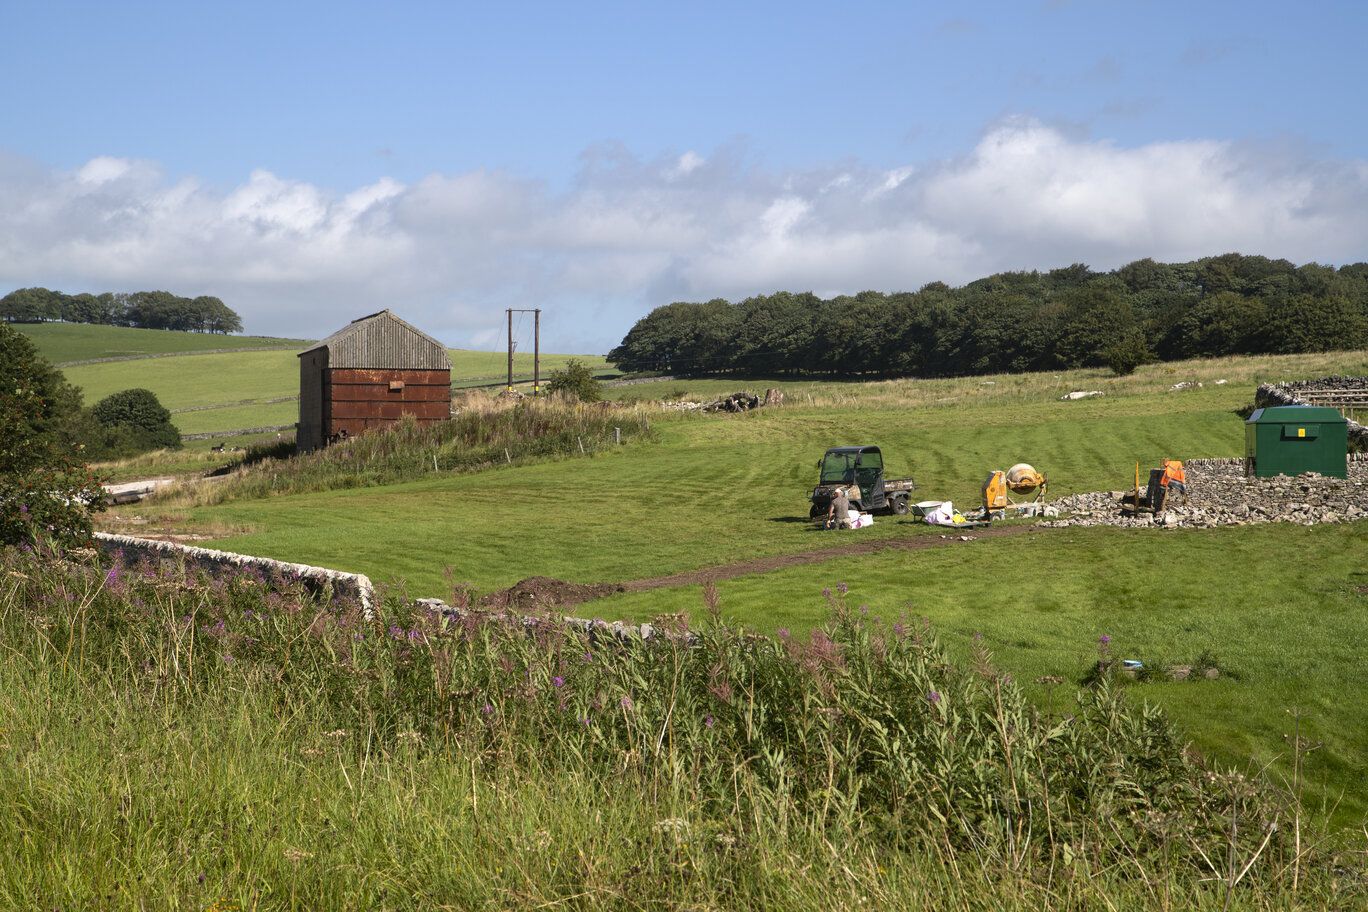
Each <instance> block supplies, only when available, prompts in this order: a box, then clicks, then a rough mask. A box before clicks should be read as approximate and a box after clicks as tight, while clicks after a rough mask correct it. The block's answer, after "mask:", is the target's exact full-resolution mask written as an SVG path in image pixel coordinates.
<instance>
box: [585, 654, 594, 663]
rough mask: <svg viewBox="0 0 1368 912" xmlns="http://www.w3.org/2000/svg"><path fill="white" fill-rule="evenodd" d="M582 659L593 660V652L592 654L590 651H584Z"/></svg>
mask: <svg viewBox="0 0 1368 912" xmlns="http://www.w3.org/2000/svg"><path fill="white" fill-rule="evenodd" d="M584 661H586V662H592V661H594V654H593V653H592V652H586V653H585V654H584Z"/></svg>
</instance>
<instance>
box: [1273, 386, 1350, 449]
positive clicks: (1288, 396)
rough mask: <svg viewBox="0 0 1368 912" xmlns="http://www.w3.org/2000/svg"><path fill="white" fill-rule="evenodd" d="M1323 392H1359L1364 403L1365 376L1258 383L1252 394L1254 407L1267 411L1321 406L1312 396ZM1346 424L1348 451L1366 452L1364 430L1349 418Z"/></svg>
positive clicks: (1320, 400) (1317, 399)
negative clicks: (1298, 406) (1282, 406)
mask: <svg viewBox="0 0 1368 912" xmlns="http://www.w3.org/2000/svg"><path fill="white" fill-rule="evenodd" d="M1327 390H1352V391H1356V392H1361V394H1362V395H1363V396H1364V397H1365V399H1366V400H1368V377H1338V376H1336V377H1321V378H1320V379H1319V380H1292V381H1283V382H1281V383H1265V384H1262V385H1261V386H1260V387H1259V388H1258V389H1257V390H1255V392H1254V405H1255V407H1256V408H1269V407H1271V406H1276V405H1322V404H1324V400H1323V399H1320V397H1318V396H1317V395H1316V394H1317V393H1320V392H1323V391H1327ZM1345 420H1346V421H1348V422H1349V450H1350V451H1351V452H1357V453H1365V452H1368V427H1364V426H1363V425H1361V424H1359V423H1358V422H1357V421H1354V420H1353V419H1352V418H1347V419H1345Z"/></svg>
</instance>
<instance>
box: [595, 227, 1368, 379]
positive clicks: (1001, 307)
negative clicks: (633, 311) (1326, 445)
mask: <svg viewBox="0 0 1368 912" xmlns="http://www.w3.org/2000/svg"><path fill="white" fill-rule="evenodd" d="M1365 346H1368V263H1354V264H1350V265H1347V266H1342V267H1340V268H1338V269H1336V268H1334V267H1331V266H1323V265H1320V264H1317V263H1308V264H1306V265H1303V266H1297V265H1295V264H1293V263H1292V262H1290V261H1288V260H1272V259H1269V258H1267V257H1262V256H1245V255H1242V254H1238V253H1228V254H1223V255H1221V256H1217V257H1208V258H1206V259H1202V260H1195V261H1192V262H1188V263H1159V262H1156V261H1154V260H1152V259H1143V260H1137V261H1135V262H1133V263H1129V264H1127V265H1125V266H1122V267H1121V268H1119V269H1116V270H1113V271H1111V272H1095V271H1094V270H1092V269H1090V268H1089V267H1087V266H1086V265H1083V264H1081V263H1075V264H1073V265H1071V266H1066V267H1063V268H1060V269H1053V270H1050V271H1048V272H1044V273H1041V272H1034V271H1033V272H1005V273H998V274H996V275H991V276H987V277H985V278H982V279H978V280H975V281H973V282H970V283H969V284H967V285H965V286H963V287H960V288H951V287H950V286H948V285H946V284H945V283H943V282H932V283H929V284H927V285H924V286H923V287H922V288H921V289H920V290H918V291H916V292H896V293H885V292H879V291H864V292H860V293H859V294H856V295H841V296H839V297H835V298H831V299H826V300H824V299H821V298H818V297H817V296H815V295H812V294H809V293H804V294H795V293H791V292H786V291H781V292H776V293H774V294H770V295H758V296H755V297H752V298H747V299H745V300H744V301H740V302H738V303H735V304H733V303H730V302H728V301H725V300H721V299H714V300H711V301H707V302H705V303H691V302H684V301H680V302H675V303H673V304H667V305H665V306H663V307H657V308H656V309H655V310H653V311H651V312H650V313H649V314H647V315H646V316H644V317H642V318H641V319H640V320H638V321H637V323H636V325H635V326H633V327H632V328H631V330H630V331H628V333H627V335H626V337H624V338H623V340H622V342H621V344H619V345H618V346H617V347H616V348H614V349H613V350H612V351H611V352H609V353H608V360H609V361H611V362H613V363H614V364H616V365H617V366H618V367H619V368H621V369H622V370H625V371H663V372H669V373H681V374H709V373H751V374H761V375H764V374H827V375H837V376H851V375H875V376H923V377H938V376H956V375H965V374H981V373H998V372H1017V371H1028V370H1051V369H1058V368H1069V367H1093V366H1109V367H1112V368H1113V369H1114V370H1116V371H1118V372H1126V371H1129V370H1134V369H1135V367H1136V366H1138V365H1139V364H1142V363H1144V362H1146V361H1152V360H1177V359H1182V358H1192V357H1215V356H1221V355H1233V354H1260V353H1280V352H1306V351H1328V350H1335V349H1354V348H1361V347H1365Z"/></svg>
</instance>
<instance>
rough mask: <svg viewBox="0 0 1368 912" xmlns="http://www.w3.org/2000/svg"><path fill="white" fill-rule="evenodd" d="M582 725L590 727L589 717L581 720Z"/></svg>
mask: <svg viewBox="0 0 1368 912" xmlns="http://www.w3.org/2000/svg"><path fill="white" fill-rule="evenodd" d="M580 724H581V725H584V726H586V727H587V726H588V725H589V717H588V716H585V717H584V718H583V719H580Z"/></svg>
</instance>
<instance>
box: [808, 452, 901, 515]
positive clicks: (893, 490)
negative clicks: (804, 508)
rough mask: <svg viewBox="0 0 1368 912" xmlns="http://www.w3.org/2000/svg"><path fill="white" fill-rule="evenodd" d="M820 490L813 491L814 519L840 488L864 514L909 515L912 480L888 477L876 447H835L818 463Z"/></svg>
mask: <svg viewBox="0 0 1368 912" xmlns="http://www.w3.org/2000/svg"><path fill="white" fill-rule="evenodd" d="M817 469H818V472H819V475H818V479H817V487H815V488H813V490H812V509H811V510H810V511H809V515H810V516H812V517H813V518H816V517H818V516H821V515H824V514H825V513H826V511H827V509H828V508H829V507H830V506H831V499H832V498H833V497H835V496H836V491H837V490H838V489H839V488H844V489H845V490H846V494H847V496H848V497H849V498H850V506H851V508H852V509H858V510H859V511H860V512H862V513H897V514H903V513H906V512H907V504H908V500H909V498H908V492H910V491H912V490H913V489H914V488H916V484H915V483H913V481H912V479H910V478H899V479H895V480H888V479H885V478H884V464H883V452H882V451H881V450H880V449H879V448H878V447H876V446H844V447H832V448H831V449H829V450H827V451H826V455H825V456H823V457H822V459H821V461H820V462H818V463H817Z"/></svg>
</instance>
